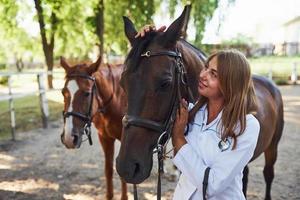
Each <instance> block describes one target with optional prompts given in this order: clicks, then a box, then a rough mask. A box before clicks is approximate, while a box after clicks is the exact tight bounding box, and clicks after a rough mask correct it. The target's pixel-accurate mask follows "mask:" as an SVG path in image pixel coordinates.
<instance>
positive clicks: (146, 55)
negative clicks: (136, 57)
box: [141, 51, 150, 57]
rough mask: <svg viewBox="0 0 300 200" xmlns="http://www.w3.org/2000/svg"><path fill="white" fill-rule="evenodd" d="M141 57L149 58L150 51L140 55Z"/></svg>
mask: <svg viewBox="0 0 300 200" xmlns="http://www.w3.org/2000/svg"><path fill="white" fill-rule="evenodd" d="M141 57H150V51H146V52H145V53H142V54H141Z"/></svg>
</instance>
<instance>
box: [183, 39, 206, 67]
mask: <svg viewBox="0 0 300 200" xmlns="http://www.w3.org/2000/svg"><path fill="white" fill-rule="evenodd" d="M179 41H180V42H182V43H183V44H184V45H185V46H187V47H189V49H191V50H193V51H194V52H195V53H196V54H197V55H198V56H199V57H200V59H201V60H202V61H203V62H204V63H205V62H206V59H207V55H206V54H205V53H204V52H203V51H202V50H201V49H198V48H197V47H195V46H194V45H192V44H191V43H189V42H188V41H186V40H184V39H180V40H179Z"/></svg>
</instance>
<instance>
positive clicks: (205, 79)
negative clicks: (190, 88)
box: [198, 56, 223, 99]
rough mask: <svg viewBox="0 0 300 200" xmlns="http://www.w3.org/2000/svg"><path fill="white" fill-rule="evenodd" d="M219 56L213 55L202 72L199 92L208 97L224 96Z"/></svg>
mask: <svg viewBox="0 0 300 200" xmlns="http://www.w3.org/2000/svg"><path fill="white" fill-rule="evenodd" d="M217 64H218V63H217V57H216V56H215V57H213V58H212V59H211V60H210V61H209V63H208V65H206V66H205V67H204V69H203V70H202V71H201V72H200V77H199V84H198V92H199V94H200V95H202V96H205V97H207V98H208V99H219V98H223V95H222V92H221V90H220V82H219V77H218V71H217Z"/></svg>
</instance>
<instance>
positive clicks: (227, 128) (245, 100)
mask: <svg viewBox="0 0 300 200" xmlns="http://www.w3.org/2000/svg"><path fill="white" fill-rule="evenodd" d="M214 57H216V58H217V65H218V66H217V71H218V77H219V82H220V90H221V92H222V94H223V97H224V108H223V113H222V118H221V122H222V123H221V124H222V126H221V133H222V134H221V135H222V136H221V137H222V139H223V140H224V139H226V138H227V137H232V138H233V139H234V143H233V147H232V149H235V147H236V141H237V137H238V136H239V135H241V134H242V133H243V132H244V131H245V128H246V115H247V114H249V113H252V114H255V112H256V110H257V102H256V95H255V92H254V86H253V82H252V78H251V69H250V65H249V63H248V61H247V58H246V57H245V56H244V54H242V53H241V52H239V51H237V50H222V51H218V52H216V53H214V54H212V55H211V56H210V57H209V58H208V60H207V63H209V62H210V60H211V59H212V58H214ZM207 101H208V99H207V98H206V97H200V99H199V101H198V102H197V103H196V105H195V107H194V108H193V109H192V110H191V112H190V116H189V122H191V121H193V120H194V117H195V114H196V113H197V111H198V110H199V108H200V107H202V106H203V104H205V103H207ZM238 125H239V129H237V126H238ZM235 131H238V132H237V133H236V132H235Z"/></svg>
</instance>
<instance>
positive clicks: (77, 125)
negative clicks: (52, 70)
mask: <svg viewBox="0 0 300 200" xmlns="http://www.w3.org/2000/svg"><path fill="white" fill-rule="evenodd" d="M100 63H101V58H98V60H97V61H96V62H95V63H93V64H90V65H87V64H78V65H75V66H70V65H69V64H68V63H67V62H66V60H65V59H64V58H63V57H62V58H61V66H62V67H63V68H64V69H65V72H66V78H65V80H66V81H65V85H64V87H63V89H62V91H61V92H62V95H63V96H64V110H63V118H64V128H63V133H62V134H61V141H62V143H63V144H64V145H65V146H66V147H67V148H79V147H80V145H81V142H82V135H84V134H87V135H88V136H89V134H90V125H91V122H92V116H94V114H95V113H96V111H97V109H98V106H99V105H98V104H97V101H98V99H97V94H96V92H97V91H96V83H95V78H94V77H93V76H92V74H93V73H94V72H96V71H97V70H98V68H99V66H100ZM89 139H90V138H89Z"/></svg>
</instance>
